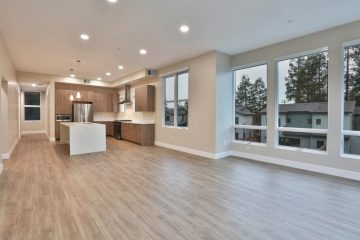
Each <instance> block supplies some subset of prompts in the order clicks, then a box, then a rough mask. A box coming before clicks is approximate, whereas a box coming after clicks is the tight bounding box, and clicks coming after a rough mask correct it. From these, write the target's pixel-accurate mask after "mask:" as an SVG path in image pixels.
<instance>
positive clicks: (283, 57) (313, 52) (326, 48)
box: [275, 47, 329, 62]
mask: <svg viewBox="0 0 360 240" xmlns="http://www.w3.org/2000/svg"><path fill="white" fill-rule="evenodd" d="M326 51H329V47H321V48H316V49H312V50H307V51H303V52H297V53H292V54H289V55H285V56H281V57H278V58H276V59H275V61H276V62H281V61H284V60H289V59H292V58H297V57H304V56H307V55H312V54H316V53H321V52H326Z"/></svg>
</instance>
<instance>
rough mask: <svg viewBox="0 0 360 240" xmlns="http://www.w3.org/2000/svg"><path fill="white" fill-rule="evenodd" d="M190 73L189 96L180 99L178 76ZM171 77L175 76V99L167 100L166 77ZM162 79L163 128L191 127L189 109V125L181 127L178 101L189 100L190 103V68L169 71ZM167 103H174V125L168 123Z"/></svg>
mask: <svg viewBox="0 0 360 240" xmlns="http://www.w3.org/2000/svg"><path fill="white" fill-rule="evenodd" d="M185 73H187V74H188V89H187V92H188V98H187V99H181V100H179V99H178V78H179V75H182V74H185ZM170 77H175V78H174V100H173V101H166V79H167V78H170ZM161 79H162V98H163V99H162V117H161V118H162V127H163V128H176V129H185V130H186V129H188V128H189V111H188V126H187V127H181V126H178V121H177V120H178V103H179V102H186V101H187V102H188V103H189V89H190V70H189V69H188V68H186V69H182V70H178V71H176V72H173V73H168V74H165V75H163V76H161ZM166 103H174V125H166V117H165V111H166V107H165V105H166Z"/></svg>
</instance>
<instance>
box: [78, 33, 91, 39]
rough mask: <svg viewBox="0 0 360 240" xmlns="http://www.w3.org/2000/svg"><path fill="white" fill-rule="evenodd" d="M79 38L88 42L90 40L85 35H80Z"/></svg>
mask: <svg viewBox="0 0 360 240" xmlns="http://www.w3.org/2000/svg"><path fill="white" fill-rule="evenodd" d="M80 38H81V39H82V40H85V41H86V40H89V39H90V36H89V35H87V34H86V33H82V34H81V35H80Z"/></svg>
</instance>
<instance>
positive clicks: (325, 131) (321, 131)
mask: <svg viewBox="0 0 360 240" xmlns="http://www.w3.org/2000/svg"><path fill="white" fill-rule="evenodd" d="M321 52H328V53H329V47H328V46H326V47H321V48H316V49H312V50H307V51H302V52H298V53H293V54H289V55H285V56H281V57H278V58H276V59H275V91H274V92H275V118H276V119H278V118H279V117H280V114H279V94H280V91H279V90H280V85H279V84H280V81H279V76H280V74H279V62H281V61H285V60H289V59H292V58H297V57H304V56H308V55H312V54H317V53H321ZM328 71H329V66H328ZM328 84H329V78H328ZM328 96H329V92H328ZM328 106H329V100H328ZM329 111H330V109H329V107H328V117H329ZM275 123H277V121H275ZM328 131H329V126H328V127H327V129H322V128H297V127H279V125H278V124H277V125H276V126H275V134H274V136H273V137H274V138H275V139H273V140H274V148H276V149H284V150H293V151H300V152H306V153H317V154H326V155H327V154H328V148H326V150H325V151H322V150H317V149H310V148H301V147H290V146H283V145H280V143H279V136H280V135H279V133H280V132H296V133H315V134H325V135H326V142H328Z"/></svg>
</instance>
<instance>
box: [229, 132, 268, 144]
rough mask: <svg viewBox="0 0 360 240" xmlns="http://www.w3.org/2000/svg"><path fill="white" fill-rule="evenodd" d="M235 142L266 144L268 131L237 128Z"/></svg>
mask: <svg viewBox="0 0 360 240" xmlns="http://www.w3.org/2000/svg"><path fill="white" fill-rule="evenodd" d="M235 140H240V141H249V142H258V143H266V131H265V130H253V129H242V128H235Z"/></svg>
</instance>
